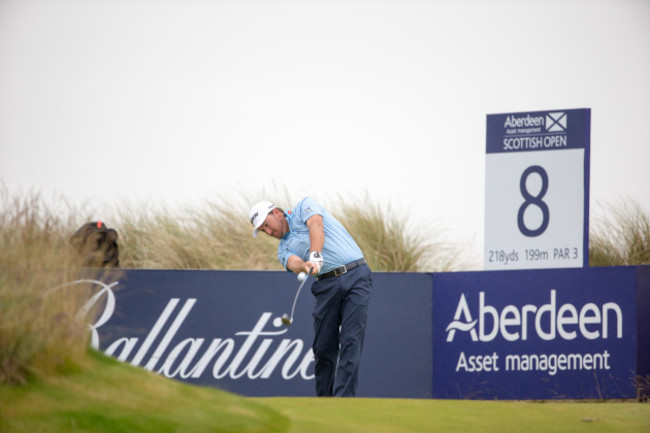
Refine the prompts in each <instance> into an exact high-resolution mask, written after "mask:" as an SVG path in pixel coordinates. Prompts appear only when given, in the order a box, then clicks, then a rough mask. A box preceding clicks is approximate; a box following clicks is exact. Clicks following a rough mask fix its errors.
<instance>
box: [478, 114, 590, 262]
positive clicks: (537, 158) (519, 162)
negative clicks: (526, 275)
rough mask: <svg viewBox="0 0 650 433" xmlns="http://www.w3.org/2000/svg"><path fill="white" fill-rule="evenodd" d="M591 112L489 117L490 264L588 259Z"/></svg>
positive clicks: (487, 238) (487, 215)
mask: <svg viewBox="0 0 650 433" xmlns="http://www.w3.org/2000/svg"><path fill="white" fill-rule="evenodd" d="M590 119H591V111H590V110H589V109H577V110H575V109H574V110H554V111H544V112H530V113H507V114H492V115H488V116H487V146H486V152H487V154H486V182H485V256H484V262H485V269H487V270H498V269H540V268H577V267H583V266H585V267H586V266H588V260H589V251H588V233H589V223H588V221H589V138H590Z"/></svg>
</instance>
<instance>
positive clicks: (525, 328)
mask: <svg viewBox="0 0 650 433" xmlns="http://www.w3.org/2000/svg"><path fill="white" fill-rule="evenodd" d="M610 320H611V321H612V322H611V323H615V325H616V338H623V313H622V311H621V308H620V306H619V305H618V304H616V303H615V302H606V303H604V304H602V305H600V306H598V305H596V304H593V303H587V304H585V305H583V306H581V307H576V306H575V305H573V304H571V303H566V304H563V305H561V306H560V307H559V308H558V306H557V301H556V291H555V290H551V292H550V301H549V303H548V304H544V305H541V306H537V305H532V304H527V305H524V306H522V307H517V306H515V305H506V306H505V307H503V308H502V309H501V311H499V310H497V308H496V307H494V306H492V305H489V304H488V303H486V300H485V292H480V293H479V299H478V315H477V316H473V315H472V312H471V310H470V308H469V304H468V303H467V298H466V297H465V294H464V293H463V294H461V296H460V300H459V301H458V306H457V307H456V312H455V314H454V319H453V321H452V322H451V323H449V325H448V326H447V329H446V332H447V342H452V341H454V337H455V335H456V331H459V332H469V336H470V338H471V339H472V341H482V342H489V341H493V340H494V339H495V338H497V336H499V335H500V336H501V338H503V339H505V340H507V341H518V340H528V339H529V337H531V336H537V337H538V338H541V339H542V340H554V339H556V338H558V337H559V338H562V339H564V340H574V339H576V338H578V336H579V335H580V336H581V337H583V338H586V339H588V340H595V339H597V338H608V337H609V324H610ZM477 328H478V330H477ZM488 328H489V329H488Z"/></svg>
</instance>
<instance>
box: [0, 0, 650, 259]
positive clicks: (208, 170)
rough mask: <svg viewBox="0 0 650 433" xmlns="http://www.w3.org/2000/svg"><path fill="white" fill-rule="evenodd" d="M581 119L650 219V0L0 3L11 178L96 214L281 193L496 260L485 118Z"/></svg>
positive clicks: (604, 161)
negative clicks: (366, 198) (370, 203)
mask: <svg viewBox="0 0 650 433" xmlns="http://www.w3.org/2000/svg"><path fill="white" fill-rule="evenodd" d="M568 108H591V110H592V113H591V114H592V119H591V121H592V127H591V187H590V190H591V207H592V210H593V209H594V207H595V206H598V205H599V204H600V203H608V202H612V201H615V200H619V199H621V198H631V199H633V200H636V201H639V202H640V203H641V204H642V205H643V206H644V207H645V208H646V209H650V168H649V166H650V140H649V139H648V135H647V134H648V125H650V120H649V119H650V1H648V0H603V1H579V0H562V1H559V0H558V1H552V0H551V1H539V0H528V1H526V0H516V1H505V0H492V1H489V0H488V1H469V0H454V1H434V0H429V1H414V0H395V1H386V0H384V1H381V0H378V1H370V0H368V1H360V0H347V1H338V0H337V1H332V0H328V1H305V0H296V1H272V0H269V1H261V0H260V1H247V0H223V1H218V0H212V1H208V0H206V1H198V0H182V1H181V0H178V1H171V0H167V1H153V0H139V1H126V0H124V1H120V0H46V1H39V0H0V179H2V180H3V181H4V183H5V184H6V185H7V187H8V188H9V190H10V191H12V192H17V191H27V190H30V189H33V190H37V191H41V193H42V194H43V196H45V197H48V196H52V195H56V194H60V195H63V196H65V197H67V198H68V199H69V200H71V201H72V202H75V203H91V204H92V206H93V207H94V209H95V210H96V212H97V216H96V217H97V218H99V219H102V218H105V217H104V216H103V215H104V214H110V213H111V212H112V211H111V209H113V208H115V206H119V205H120V203H122V202H125V201H130V202H133V201H142V202H148V203H151V202H154V203H157V202H164V203H167V204H170V205H172V206H181V205H187V204H189V205H192V204H195V203H200V202H201V201H202V200H205V199H209V198H211V197H214V196H215V195H223V194H224V193H226V192H227V191H231V190H233V189H236V190H249V191H258V190H260V188H261V187H262V186H264V185H265V184H266V185H268V184H269V183H271V182H275V184H276V185H281V186H282V187H286V188H287V190H288V191H289V192H290V193H291V194H292V195H293V196H294V197H296V198H298V197H300V196H301V195H303V194H309V195H312V196H314V197H317V198H318V199H320V200H321V201H324V202H328V201H331V200H333V198H334V197H335V196H336V195H337V194H341V195H343V196H356V195H362V194H364V193H368V194H369V195H370V196H371V197H373V198H375V200H377V201H379V202H382V203H388V204H390V205H391V206H392V207H393V209H394V210H395V211H396V212H400V213H402V214H403V215H404V216H408V217H409V218H410V219H411V220H412V221H414V222H416V223H417V224H420V223H425V224H426V223H427V222H433V221H438V222H440V223H441V224H442V225H446V226H448V227H449V233H450V234H452V236H453V237H456V238H458V239H459V240H461V239H464V238H471V237H474V239H475V245H476V251H477V252H478V254H481V252H482V244H483V231H484V228H483V225H484V213H485V212H484V206H485V200H484V197H485V124H486V115H487V114H492V113H504V112H520V111H536V110H555V109H568ZM291 204H292V203H281V205H282V206H285V207H288V206H289V205H291ZM242 217H243V218H246V215H243V216H242Z"/></svg>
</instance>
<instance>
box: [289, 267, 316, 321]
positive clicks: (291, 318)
mask: <svg viewBox="0 0 650 433" xmlns="http://www.w3.org/2000/svg"><path fill="white" fill-rule="evenodd" d="M313 270H314V268H311V269H309V273H308V274H307V276H306V277H305V279H304V280H302V283H300V286H298V291H297V292H296V296H295V297H294V298H293V305H292V306H291V315H290V316H289V318H290V320H291V321H292V322H293V312H294V310H295V309H296V302H297V301H298V295H300V290H302V286H304V285H305V283H306V282H307V280H308V279H309V275H310V274H311V272H312V271H313Z"/></svg>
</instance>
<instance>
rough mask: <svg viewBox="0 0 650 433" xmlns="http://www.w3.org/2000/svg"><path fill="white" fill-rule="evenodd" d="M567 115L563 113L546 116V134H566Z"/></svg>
mask: <svg viewBox="0 0 650 433" xmlns="http://www.w3.org/2000/svg"><path fill="white" fill-rule="evenodd" d="M566 128H567V114H566V113H565V112H558V113H547V114H546V131H547V132H566Z"/></svg>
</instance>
